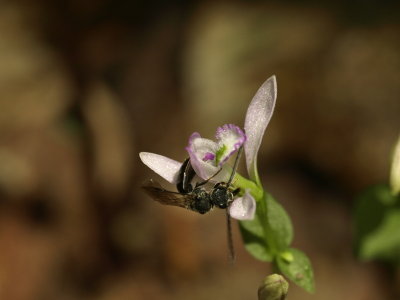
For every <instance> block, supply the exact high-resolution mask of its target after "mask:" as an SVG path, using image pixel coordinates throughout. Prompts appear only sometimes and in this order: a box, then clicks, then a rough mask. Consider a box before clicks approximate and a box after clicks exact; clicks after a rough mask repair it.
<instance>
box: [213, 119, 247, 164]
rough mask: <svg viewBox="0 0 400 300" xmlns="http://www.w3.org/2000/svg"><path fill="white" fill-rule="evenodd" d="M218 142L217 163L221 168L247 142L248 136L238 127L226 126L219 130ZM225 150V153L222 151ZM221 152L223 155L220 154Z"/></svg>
mask: <svg viewBox="0 0 400 300" xmlns="http://www.w3.org/2000/svg"><path fill="white" fill-rule="evenodd" d="M216 138H217V140H218V148H219V150H218V151H217V162H218V164H219V165H220V166H221V165H223V164H224V163H225V162H226V161H227V160H228V159H229V157H230V156H232V155H233V154H234V153H235V152H237V151H238V150H239V148H240V147H241V146H242V145H243V144H244V142H245V141H246V135H245V134H244V132H243V131H242V130H241V129H240V128H239V127H238V126H236V125H233V124H225V125H223V126H221V127H218V128H217V134H216ZM221 150H223V151H221ZM220 151H221V153H219V152H220Z"/></svg>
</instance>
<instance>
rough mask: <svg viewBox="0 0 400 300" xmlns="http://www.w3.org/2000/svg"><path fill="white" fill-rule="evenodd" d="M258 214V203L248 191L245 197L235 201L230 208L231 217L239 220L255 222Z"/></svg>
mask: <svg viewBox="0 0 400 300" xmlns="http://www.w3.org/2000/svg"><path fill="white" fill-rule="evenodd" d="M255 213H256V201H255V200H254V198H253V196H251V194H250V193H249V191H248V190H246V192H245V193H244V195H243V197H240V198H237V199H235V200H233V202H232V203H231V205H230V206H229V215H230V216H231V217H232V218H235V219H237V220H253V219H254V215H255Z"/></svg>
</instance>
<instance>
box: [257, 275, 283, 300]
mask: <svg viewBox="0 0 400 300" xmlns="http://www.w3.org/2000/svg"><path fill="white" fill-rule="evenodd" d="M288 290H289V283H288V282H287V281H286V280H285V278H283V276H282V275H279V274H272V275H269V276H267V277H265V279H264V280H263V282H262V283H261V285H260V287H259V288H258V300H285V298H286V295H287V293H288Z"/></svg>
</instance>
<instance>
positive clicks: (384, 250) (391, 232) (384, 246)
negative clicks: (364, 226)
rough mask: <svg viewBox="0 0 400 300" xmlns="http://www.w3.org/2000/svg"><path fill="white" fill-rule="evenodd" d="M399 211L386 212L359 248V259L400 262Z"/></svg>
mask: <svg viewBox="0 0 400 300" xmlns="http://www.w3.org/2000/svg"><path fill="white" fill-rule="evenodd" d="M399 230H400V209H395V208H393V209H391V210H388V211H386V213H385V216H384V218H383V220H382V222H381V224H380V226H379V227H378V228H376V229H375V230H374V231H372V232H371V233H369V234H368V235H367V236H366V237H365V238H364V239H363V240H362V244H361V246H360V257H361V258H363V259H366V260H369V259H374V258H378V259H384V260H390V261H397V262H398V261H400V234H399Z"/></svg>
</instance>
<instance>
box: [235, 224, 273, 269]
mask: <svg viewBox="0 0 400 300" xmlns="http://www.w3.org/2000/svg"><path fill="white" fill-rule="evenodd" d="M254 219H255V220H253V221H240V222H239V228H240V232H241V234H242V238H243V242H244V246H245V248H246V250H247V251H248V252H249V253H250V254H251V255H252V256H254V257H255V258H256V259H258V260H261V261H268V262H271V261H272V260H273V257H272V254H271V251H270V249H269V246H268V245H267V243H266V241H265V239H264V237H263V229H262V227H261V225H260V223H259V221H258V218H257V217H255V218H254Z"/></svg>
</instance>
